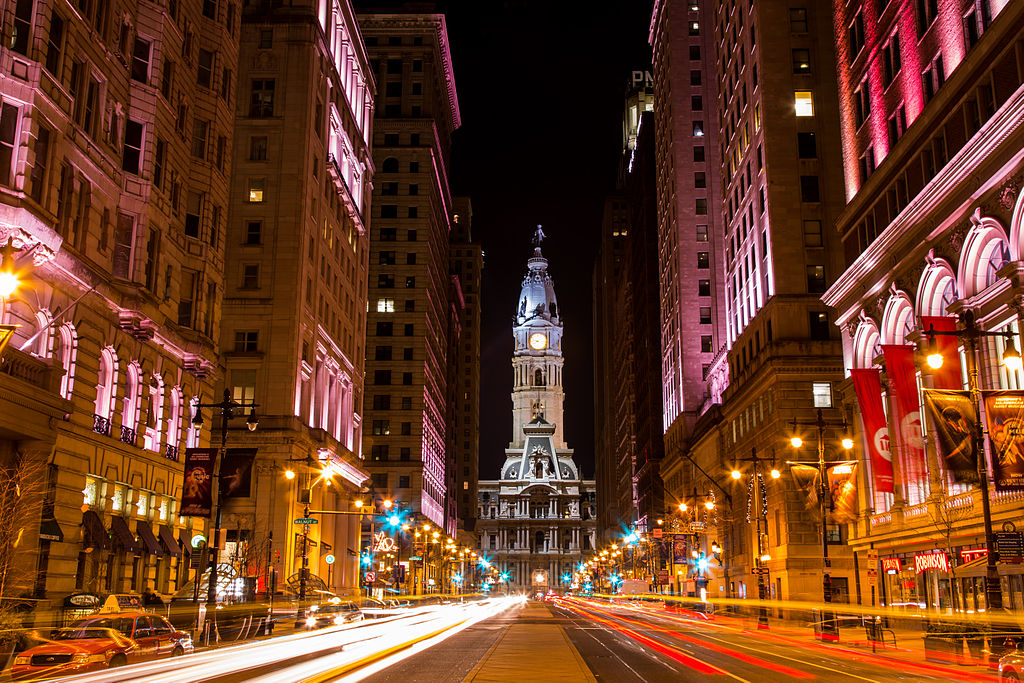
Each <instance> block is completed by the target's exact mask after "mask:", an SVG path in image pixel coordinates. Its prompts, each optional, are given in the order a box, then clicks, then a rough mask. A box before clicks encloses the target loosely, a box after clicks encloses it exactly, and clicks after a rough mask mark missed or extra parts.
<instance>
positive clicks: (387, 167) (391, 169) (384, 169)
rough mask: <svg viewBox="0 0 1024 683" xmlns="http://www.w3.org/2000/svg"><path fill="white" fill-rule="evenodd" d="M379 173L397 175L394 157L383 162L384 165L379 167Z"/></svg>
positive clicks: (396, 160)
mask: <svg viewBox="0 0 1024 683" xmlns="http://www.w3.org/2000/svg"><path fill="white" fill-rule="evenodd" d="M380 170H381V173H398V159H396V158H394V157H388V158H387V159H385V160H384V163H383V164H381V165H380Z"/></svg>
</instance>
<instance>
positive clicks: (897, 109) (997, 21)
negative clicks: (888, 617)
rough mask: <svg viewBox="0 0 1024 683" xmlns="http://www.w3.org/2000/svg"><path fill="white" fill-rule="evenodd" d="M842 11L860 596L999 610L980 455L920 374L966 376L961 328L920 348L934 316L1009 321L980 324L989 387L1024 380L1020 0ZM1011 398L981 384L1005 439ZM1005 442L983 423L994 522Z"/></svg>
mask: <svg viewBox="0 0 1024 683" xmlns="http://www.w3.org/2000/svg"><path fill="white" fill-rule="evenodd" d="M834 24H835V40H834V42H835V45H836V50H837V53H838V55H839V56H838V71H837V73H838V74H839V88H840V103H841V108H840V115H841V122H842V143H843V150H844V161H845V169H846V185H845V190H846V198H847V200H848V206H847V208H846V211H845V212H844V213H843V214H842V215H841V216H840V217H839V220H838V222H837V225H836V227H837V229H838V230H837V235H838V236H839V238H840V239H841V240H842V244H843V246H844V253H845V256H846V270H845V272H844V273H842V275H841V276H840V277H839V278H838V279H837V281H836V282H835V283H834V284H833V285H832V287H830V289H829V290H828V292H827V293H826V294H825V296H824V301H825V303H827V304H828V305H829V306H831V307H832V308H833V309H834V310H835V311H836V324H838V325H839V327H840V329H841V330H842V332H843V334H842V339H843V357H844V364H845V368H846V371H847V374H848V376H849V379H848V380H847V382H846V384H845V385H844V390H845V392H844V393H845V398H846V400H847V402H848V403H849V405H850V407H851V408H853V409H855V410H856V411H857V412H859V413H860V419H859V420H857V421H855V424H856V426H857V427H858V428H859V434H858V438H857V443H858V449H862V450H861V452H860V454H859V455H860V457H859V461H860V472H861V475H862V476H861V479H860V497H859V499H858V508H859V511H860V513H861V514H860V517H859V519H858V521H857V523H856V524H855V525H852V526H851V538H850V542H851V544H852V545H853V547H854V549H855V550H856V552H857V553H858V554H859V556H860V560H861V561H860V568H861V572H862V574H861V577H860V578H861V582H862V584H863V585H864V587H865V588H864V591H863V596H862V598H863V601H864V602H865V603H867V602H869V600H872V599H874V600H876V601H878V602H880V603H881V604H884V605H893V604H897V603H903V604H905V603H912V604H919V605H921V606H922V607H923V608H925V609H927V610H943V611H944V610H949V609H953V610H962V611H964V612H981V611H984V610H991V609H992V607H993V605H990V604H988V600H987V599H986V591H985V586H984V579H985V577H986V574H987V573H988V564H989V559H990V558H989V557H988V548H987V547H986V534H985V524H984V514H983V508H984V501H983V499H982V491H981V487H980V486H979V485H978V483H977V481H978V478H977V474H976V471H975V470H974V465H973V463H972V464H970V465H969V466H968V467H967V471H966V472H965V471H964V466H963V465H957V463H956V461H955V459H952V458H951V459H949V460H948V461H947V459H946V458H945V457H944V451H943V450H942V449H941V447H939V446H937V444H936V441H937V439H936V437H935V435H936V433H937V431H938V430H937V426H936V425H935V423H934V422H933V421H932V418H931V417H930V415H929V414H928V413H926V412H925V411H924V409H923V408H924V407H923V406H922V404H921V400H920V396H919V392H918V384H920V385H921V386H923V387H924V388H925V389H926V390H927V389H933V388H934V389H950V390H962V389H965V388H967V384H966V382H965V380H966V378H967V376H968V374H967V373H966V372H965V371H966V370H967V367H964V366H963V365H961V364H962V363H964V362H967V363H970V358H969V356H970V354H971V344H970V343H969V342H968V341H967V340H966V339H964V338H961V339H959V340H957V339H955V338H953V337H950V336H937V337H936V339H935V344H936V346H938V347H939V350H941V351H942V352H943V356H944V362H943V364H942V367H941V368H939V369H932V368H931V367H929V366H928V364H926V363H923V362H922V360H923V359H924V356H925V355H926V354H927V353H928V347H929V340H928V335H927V331H928V330H930V329H933V328H934V329H935V330H940V331H947V332H952V331H954V330H957V329H959V330H961V331H963V330H965V329H968V324H967V322H966V318H967V316H968V315H971V316H973V321H974V323H975V324H976V325H977V327H978V328H979V329H980V330H982V331H984V332H988V333H993V332H997V333H1006V334H1007V336H1005V337H1004V336H995V337H991V336H990V337H986V338H980V339H979V340H978V341H977V345H978V351H979V353H978V356H977V357H976V362H977V369H978V374H977V380H978V383H979V388H980V389H982V390H983V391H984V390H998V389H1004V390H1019V389H1020V388H1021V387H1022V386H1024V375H1022V374H1021V372H1019V371H1014V370H1011V369H1008V368H1007V367H1005V366H1003V365H1002V364H1001V362H1000V361H1001V356H1002V354H1003V352H1004V350H1005V349H1006V348H1007V345H1008V342H1009V341H1011V340H1012V343H1013V345H1014V347H1015V348H1016V349H1018V350H1019V349H1020V348H1021V339H1020V329H1021V327H1020V326H1021V306H1020V301H1021V294H1022V291H1024V290H1022V286H1024V281H1022V279H1021V274H1020V260H1021V253H1022V249H1021V246H1022V245H1021V236H1022V235H1021V217H1022V216H1024V201H1022V199H1021V188H1022V186H1024V185H1022V178H1024V152H1022V150H1024V110H1022V107H1024V87H1022V84H1024V61H1022V56H1021V55H1022V46H1024V5H1021V3H1019V2H1008V1H1005V0H978V1H973V0H971V1H968V0H959V1H957V2H925V1H922V2H918V3H889V4H888V5H884V4H881V3H871V2H852V3H847V4H841V5H837V7H836V19H835V22H834ZM958 347H960V348H962V349H963V350H962V351H960V352H958ZM1003 410H1004V408H1001V407H1000V406H998V405H994V404H990V403H989V401H988V400H986V401H985V415H986V416H987V418H988V419H990V420H996V422H990V423H989V426H988V427H987V429H988V433H989V436H990V437H992V439H994V440H995V441H997V442H1000V441H1002V440H1001V438H1000V435H1001V433H1005V432H1004V431H1003V430H1002V429H1001V427H1002V426H1003V425H1001V424H1000V423H1003V424H1009V423H1005V422H1003V418H1004V417H1005V415H1004V414H1002V411H1003ZM922 427H924V434H925V435H926V437H927V438H925V439H922ZM1003 443H1005V442H1003ZM1004 448H1005V447H1000V448H998V449H997V448H995V447H994V446H993V445H992V443H990V441H989V440H988V439H986V440H985V448H984V453H983V456H984V458H985V460H984V470H985V472H986V477H987V478H988V492H989V500H988V503H989V508H990V512H991V519H992V525H993V528H994V529H995V531H996V532H998V531H1000V530H1001V529H1002V528H1004V527H1003V524H1004V523H1005V522H1011V523H1012V522H1014V521H1016V520H1019V519H1020V513H1021V507H1022V497H1021V493H1020V491H1019V490H1017V488H1018V486H1019V475H1015V474H1014V470H1013V466H1014V465H1013V457H1012V455H1011V454H1012V453H1013V452H1014V451H1013V449H1006V450H1004ZM1007 456H1010V457H1007ZM871 548H874V549H876V550H875V552H877V557H878V561H880V562H881V564H882V566H881V567H879V566H878V565H877V563H876V561H875V560H874V558H873V557H869V556H870V555H871V554H872V553H871V552H870V551H869V549H871ZM1004 559H1005V558H1004ZM994 569H995V573H996V576H993V577H992V578H993V579H995V581H993V587H994V588H995V591H994V593H1001V596H1002V601H1003V604H1004V606H1006V607H1007V608H1010V609H1013V610H1015V611H1019V610H1021V609H1024V601H1022V599H1021V595H1022V593H1024V582H1022V576H1021V568H1020V566H1019V565H1011V564H1008V563H1004V562H999V563H998V565H996V566H995V567H994ZM872 570H881V571H877V575H874V572H873V571H872ZM876 576H877V578H876ZM1000 587H1001V589H1002V590H1001V591H1000V590H999V589H1000Z"/></svg>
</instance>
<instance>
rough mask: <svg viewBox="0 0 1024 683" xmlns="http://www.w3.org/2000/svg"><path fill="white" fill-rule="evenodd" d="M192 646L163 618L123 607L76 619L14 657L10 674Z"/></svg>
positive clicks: (135, 658) (88, 667)
mask: <svg viewBox="0 0 1024 683" xmlns="http://www.w3.org/2000/svg"><path fill="white" fill-rule="evenodd" d="M192 650H193V646H192V636H190V635H189V634H188V633H185V632H183V631H179V630H177V629H175V628H174V626H172V625H171V623H170V622H168V621H167V620H166V619H164V618H163V617H161V616H158V615H156V614H147V613H145V612H122V613H118V614H104V615H97V616H95V617H87V618H85V619H79V620H78V621H76V622H75V623H74V624H72V625H71V626H69V627H67V628H62V629H59V630H58V631H57V632H56V633H55V634H54V635H53V636H52V638H51V639H50V640H49V641H48V642H45V643H43V644H42V645H37V646H36V647H33V648H30V649H28V650H25V651H24V652H22V653H21V654H19V655H18V656H17V657H15V658H14V665H13V666H12V667H11V676H12V677H13V678H14V679H22V678H42V677H51V676H70V675H72V674H77V673H84V672H87V671H96V670H98V669H106V668H108V667H116V666H123V665H125V664H134V663H135V662H142V661H146V660H150V659H156V658H158V657H168V656H177V655H183V654H186V653H190V652H192Z"/></svg>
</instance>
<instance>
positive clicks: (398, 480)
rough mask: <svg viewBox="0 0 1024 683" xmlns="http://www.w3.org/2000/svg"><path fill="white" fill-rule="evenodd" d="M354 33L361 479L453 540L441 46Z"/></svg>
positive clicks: (450, 77)
mask: <svg viewBox="0 0 1024 683" xmlns="http://www.w3.org/2000/svg"><path fill="white" fill-rule="evenodd" d="M359 23H360V27H361V29H362V33H363V36H364V37H365V39H366V44H367V50H368V52H369V55H370V60H371V65H372V69H373V72H374V77H375V79H376V82H377V99H376V109H375V118H374V145H373V150H374V163H375V166H376V169H377V173H376V177H375V182H374V187H373V202H372V214H373V222H372V225H373V227H372V229H371V232H370V247H371V253H370V271H369V296H368V300H369V314H368V319H367V351H368V353H367V361H366V381H367V399H366V411H365V425H366V429H365V430H364V451H365V452H366V454H367V456H368V457H367V468H368V469H369V471H370V472H371V473H372V483H373V493H374V495H375V496H376V497H377V498H391V499H392V500H394V501H395V502H396V504H397V505H398V507H399V508H400V509H402V510H404V511H408V513H410V514H411V516H412V518H413V519H418V520H420V521H426V522H429V523H431V524H433V525H435V526H437V527H441V528H442V529H443V530H444V531H445V532H446V533H447V534H448V535H449V536H454V535H455V532H456V526H457V519H456V507H455V495H456V491H455V490H454V481H455V478H454V470H453V467H454V459H453V454H452V453H451V448H452V443H453V435H452V434H451V432H450V429H451V425H450V419H451V417H452V413H453V408H452V406H451V405H450V399H451V391H450V389H451V387H450V381H451V380H452V377H451V372H452V371H451V369H450V367H449V366H450V362H451V361H452V360H453V359H452V354H453V353H454V352H456V351H457V350H458V345H457V343H456V341H455V340H457V336H456V335H457V334H458V326H459V324H460V321H461V319H462V312H461V311H460V310H456V309H459V308H461V307H462V306H463V305H464V301H465V300H464V299H463V297H462V292H461V285H459V284H458V282H457V281H456V280H453V279H452V277H451V259H450V240H451V233H452V221H453V215H454V214H455V213H456V210H455V206H454V205H453V201H452V195H451V189H450V187H449V184H448V173H449V170H448V169H449V162H450V153H451V136H452V133H453V132H454V131H455V129H457V128H458V127H459V125H460V123H461V120H460V115H459V106H458V99H457V95H456V91H455V77H454V73H453V71H452V62H451V56H450V54H449V49H448V34H447V29H446V25H445V18H444V16H443V15H440V14H413V13H410V14H363V15H360V16H359ZM453 288H454V289H453ZM432 569H433V568H432ZM418 578H422V579H423V580H425V581H430V580H434V577H433V576H420V575H418ZM438 580H439V578H438Z"/></svg>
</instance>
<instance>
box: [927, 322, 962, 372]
mask: <svg viewBox="0 0 1024 683" xmlns="http://www.w3.org/2000/svg"><path fill="white" fill-rule="evenodd" d="M929 329H934V330H935V331H936V332H956V318H952V317H949V316H928V315H922V316H921V330H923V331H924V332H927V331H928V330H929ZM959 343H960V342H959V341H958V340H957V338H956V337H955V336H954V335H952V334H937V335H935V348H936V349H937V350H938V352H939V353H941V354H942V367H941V368H938V369H936V370H932V386H934V387H935V388H936V389H963V388H964V380H963V375H962V374H961V372H960V347H959Z"/></svg>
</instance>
